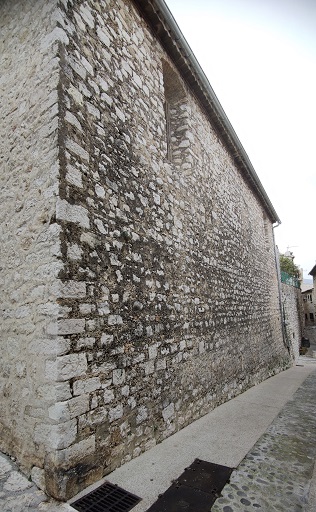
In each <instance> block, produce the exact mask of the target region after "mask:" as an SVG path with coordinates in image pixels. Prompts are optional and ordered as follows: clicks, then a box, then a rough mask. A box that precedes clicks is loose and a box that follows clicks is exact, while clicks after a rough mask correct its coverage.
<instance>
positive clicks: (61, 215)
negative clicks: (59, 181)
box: [56, 199, 90, 228]
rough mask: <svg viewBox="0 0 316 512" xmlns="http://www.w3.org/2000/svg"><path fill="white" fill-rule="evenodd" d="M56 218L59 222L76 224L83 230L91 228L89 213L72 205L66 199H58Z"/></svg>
mask: <svg viewBox="0 0 316 512" xmlns="http://www.w3.org/2000/svg"><path fill="white" fill-rule="evenodd" d="M56 217H57V219H59V220H64V221H68V222H74V223H75V224H79V226H81V227H82V228H89V227H90V221H89V216H88V211H87V210H86V208H83V206H77V205H72V204H70V203H68V202H67V201H65V200H64V199H58V201H57V205H56Z"/></svg>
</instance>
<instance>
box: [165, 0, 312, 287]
mask: <svg viewBox="0 0 316 512" xmlns="http://www.w3.org/2000/svg"><path fill="white" fill-rule="evenodd" d="M166 3H167V5H168V7H169V9H170V11H171V13H172V14H173V16H174V18H175V20H176V22H177V23H178V25H179V27H180V29H181V31H182V33H183V35H184V37H185V38H186V40H187V42H188V43H189V45H190V46H191V48H192V50H193V52H194V54H195V56H196V58H197V60H198V61H199V63H200V65H201V67H202V69H203V71H204V73H205V74H206V76H207V78H208V79H209V82H210V84H211V86H212V87H213V89H214V91H215V93H216V95H217V97H218V99H219V101H220V102H221V104H222V107H223V109H224V110H225V112H226V114H227V116H228V118H229V120H230V122H231V124H232V125H233V127H234V129H235V131H236V133H237V135H238V137H239V139H240V141H241V143H242V145H243V146H244V148H245V150H246V152H247V154H248V156H249V158H250V160H251V162H252V164H253V166H254V168H255V170H256V172H257V174H258V176H259V178H260V180H261V182H262V184H263V186H264V188H265V190H266V192H267V194H268V196H269V198H270V200H271V202H272V204H273V206H274V208H275V210H276V212H277V213H278V215H279V217H280V219H281V221H282V224H281V225H280V226H279V227H278V228H276V229H275V237H276V243H277V245H278V247H279V250H280V251H281V252H285V251H286V250H287V247H289V248H290V250H291V251H292V252H293V253H294V255H295V260H294V261H295V263H296V264H297V265H299V266H300V267H302V268H303V269H304V276H305V277H308V278H311V276H308V272H309V271H310V270H311V269H312V267H313V266H314V264H315V263H316V129H315V126H316V0H166Z"/></svg>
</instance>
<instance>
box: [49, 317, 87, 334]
mask: <svg viewBox="0 0 316 512" xmlns="http://www.w3.org/2000/svg"><path fill="white" fill-rule="evenodd" d="M85 326H86V321H85V319H84V318H67V319H65V320H57V321H55V322H51V323H50V324H48V326H47V333H48V334H52V335H54V334H56V335H66V334H78V333H80V332H84V331H85Z"/></svg>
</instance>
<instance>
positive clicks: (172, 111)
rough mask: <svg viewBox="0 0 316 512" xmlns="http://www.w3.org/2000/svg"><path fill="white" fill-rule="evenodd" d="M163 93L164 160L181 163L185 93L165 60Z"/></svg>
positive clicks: (184, 123)
mask: <svg viewBox="0 0 316 512" xmlns="http://www.w3.org/2000/svg"><path fill="white" fill-rule="evenodd" d="M162 70H163V83H164V92H165V102H164V110H165V126H166V143H167V152H166V158H167V160H169V162H173V163H177V162H181V160H182V158H181V152H182V150H181V142H182V141H183V139H184V138H185V132H186V130H187V113H186V111H185V108H184V106H185V103H186V91H185V89H184V86H183V84H182V82H181V80H180V77H179V75H178V74H177V72H176V71H175V70H174V69H173V68H172V67H171V65H170V64H169V63H168V62H166V61H165V60H163V61H162Z"/></svg>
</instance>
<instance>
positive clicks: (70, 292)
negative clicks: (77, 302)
mask: <svg viewBox="0 0 316 512" xmlns="http://www.w3.org/2000/svg"><path fill="white" fill-rule="evenodd" d="M85 296H86V283H85V282H84V281H66V282H64V283H61V282H60V285H59V297H71V298H84V297H85Z"/></svg>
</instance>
